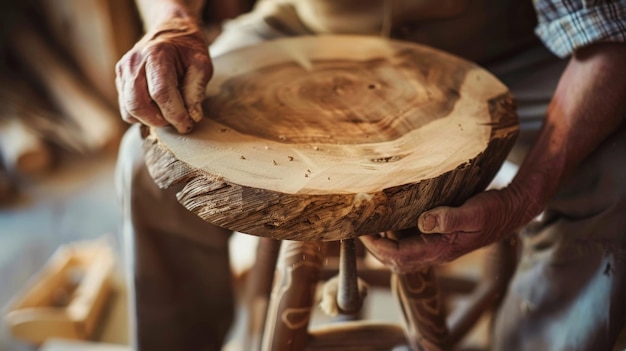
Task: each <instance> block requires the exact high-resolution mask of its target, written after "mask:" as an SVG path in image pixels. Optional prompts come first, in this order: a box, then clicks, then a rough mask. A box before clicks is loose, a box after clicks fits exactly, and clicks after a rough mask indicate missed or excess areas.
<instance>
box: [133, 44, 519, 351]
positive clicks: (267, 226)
mask: <svg viewBox="0 0 626 351" xmlns="http://www.w3.org/2000/svg"><path fill="white" fill-rule="evenodd" d="M214 66H215V72H216V74H215V76H214V77H213V79H212V81H211V82H210V84H209V85H208V87H207V95H208V98H207V100H206V103H205V106H204V107H205V116H206V118H205V120H204V121H203V122H202V123H201V124H200V125H198V128H197V130H196V131H195V132H194V133H192V134H190V135H184V136H181V135H178V134H176V133H175V132H174V131H172V130H170V129H168V128H161V129H153V130H149V131H146V138H145V144H144V145H145V152H146V160H147V165H148V169H149V170H150V173H151V175H152V176H153V178H154V179H155V181H156V183H157V184H158V185H159V186H160V187H162V188H167V187H169V186H171V185H172V184H175V183H179V182H185V183H186V185H185V187H184V188H183V190H181V191H180V192H179V193H178V199H179V201H180V202H181V204H183V205H184V206H185V207H186V208H187V209H189V210H190V211H193V212H194V213H196V214H197V215H198V216H200V217H201V218H203V219H204V220H206V221H208V222H211V223H213V224H216V225H219V226H222V227H225V228H228V229H232V230H235V231H239V232H242V233H247V234H252V235H258V236H261V237H264V238H271V239H263V240H262V241H261V245H260V249H259V262H258V264H257V265H256V268H258V269H259V272H254V273H253V274H252V277H253V278H252V279H253V280H254V279H260V280H261V281H260V282H256V283H254V284H255V286H257V287H258V291H257V296H262V295H263V294H265V293H266V292H267V289H269V284H268V283H267V282H268V281H269V280H270V279H271V278H267V277H268V276H271V275H272V274H273V269H272V267H273V266H274V265H275V264H276V270H275V276H274V287H273V292H272V295H271V301H270V302H269V307H268V309H267V318H266V320H265V327H264V330H265V332H264V333H263V334H264V335H263V342H262V345H263V346H262V348H263V349H264V350H280V351H283V350H304V349H325V350H329V349H338V348H339V349H346V348H348V347H353V348H356V349H359V350H364V349H390V348H391V347H393V346H394V345H397V344H398V343H406V342H407V341H408V343H409V344H410V345H411V347H412V348H413V349H415V350H418V349H426V350H442V349H447V348H449V347H451V346H452V345H453V344H454V343H455V342H456V341H458V339H460V336H459V334H460V333H459V332H458V331H456V329H454V328H451V329H450V330H449V329H448V327H447V324H446V320H445V315H446V314H445V311H444V309H443V308H442V301H441V296H440V294H439V292H438V286H437V284H436V279H435V275H434V270H433V267H428V268H425V269H423V270H422V271H419V272H415V273H411V274H402V275H394V276H393V284H392V287H393V288H394V290H395V293H396V296H397V297H398V299H399V301H400V304H401V307H402V311H403V313H404V315H405V317H406V318H405V319H406V321H405V322H406V323H405V324H406V325H405V328H404V332H403V329H402V328H401V327H399V326H392V325H372V324H362V323H361V324H356V325H355V324H348V325H343V326H337V327H332V328H330V329H326V330H324V331H322V332H315V333H314V332H310V331H309V319H310V315H311V306H312V305H313V299H314V295H315V288H316V286H317V284H318V282H319V280H320V275H321V272H322V267H323V264H324V259H325V248H326V244H325V242H327V241H342V243H343V244H342V246H343V249H342V252H343V256H344V258H343V259H342V265H343V267H342V268H341V269H340V274H339V276H340V278H339V292H338V296H337V301H338V305H339V306H340V309H343V310H347V311H348V312H353V311H355V310H358V308H359V307H360V301H359V299H358V292H357V290H356V289H357V283H356V275H355V274H354V271H355V267H354V264H355V262H354V257H353V256H354V255H353V249H352V248H351V244H353V242H352V240H353V238H355V237H357V236H360V235H365V234H372V233H383V232H385V233H389V235H393V236H394V237H399V236H403V235H420V233H419V232H418V231H417V229H411V228H415V226H416V223H417V218H418V216H419V214H420V213H421V212H423V211H425V210H427V209H430V208H433V207H436V206H439V205H449V206H456V205H459V204H461V203H463V201H465V200H466V199H467V198H469V197H470V196H472V195H473V194H475V193H477V192H479V191H482V190H483V189H484V188H485V187H486V186H487V184H488V183H489V181H490V180H491V179H492V178H493V176H494V175H495V173H496V172H497V170H498V169H499V167H500V165H501V163H502V162H503V160H504V159H505V157H506V155H507V154H508V152H509V151H510V149H511V147H512V145H513V143H514V141H515V137H516V135H517V130H518V127H517V116H516V114H515V106H514V100H513V98H512V96H511V94H510V93H509V92H508V90H507V88H506V87H505V86H504V85H503V84H501V83H500V82H499V81H498V80H497V79H496V78H495V77H493V76H492V75H491V74H489V73H488V72H486V71H485V70H483V69H481V68H480V67H478V66H476V65H474V64H472V63H470V62H467V61H464V60H462V59H459V58H457V57H454V56H451V55H448V54H446V53H443V52H440V51H437V50H434V49H431V48H428V47H424V46H420V45H416V44H411V43H405V42H398V41H390V40H385V39H381V38H375V37H360V36H318V37H299V38H292V39H282V40H276V41H271V42H266V43H263V44H260V45H257V46H253V47H248V48H244V49H240V50H236V51H233V52H230V53H228V54H225V55H223V56H220V57H217V58H215V59H214ZM275 239H278V240H286V241H284V242H283V243H282V245H281V248H280V254H278V252H279V250H278V247H279V243H280V241H278V240H275ZM342 272H343V273H342ZM264 277H265V278H264ZM496 285H497V284H495V285H494V284H492V285H490V286H491V287H493V286H496ZM486 290H488V292H489V293H490V294H492V293H493V289H492V288H488V289H486ZM487 295H488V294H487ZM483 300H485V299H483ZM487 300H488V299H487ZM262 305H263V303H261V304H260V305H259V306H261V307H256V309H257V310H259V311H262V312H261V314H265V313H264V309H265V307H263V306H262ZM484 305H485V304H484V303H483V304H482V305H481V306H479V307H480V308H484V307H485V306H484ZM257 315H258V313H257ZM470 322H471V321H470ZM463 323H465V324H468V321H467V320H465V321H464V322H463ZM355 342H361V343H362V344H361V345H360V346H359V345H356V344H355Z"/></svg>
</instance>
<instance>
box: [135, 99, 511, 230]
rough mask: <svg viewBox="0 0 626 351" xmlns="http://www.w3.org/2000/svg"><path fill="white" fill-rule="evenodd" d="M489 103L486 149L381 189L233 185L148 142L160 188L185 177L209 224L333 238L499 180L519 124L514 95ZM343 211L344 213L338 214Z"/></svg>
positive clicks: (396, 222)
mask: <svg viewBox="0 0 626 351" xmlns="http://www.w3.org/2000/svg"><path fill="white" fill-rule="evenodd" d="M488 104H489V112H490V114H491V120H492V122H491V123H490V125H491V127H492V131H491V135H490V141H489V143H488V146H487V148H486V150H485V151H484V152H483V153H480V154H478V155H477V156H476V157H475V158H473V159H471V160H469V161H468V162H466V163H465V164H463V165H460V166H459V167H457V168H456V169H454V170H452V171H449V172H446V173H443V174H441V175H439V176H438V177H436V178H431V179H425V180H422V181H421V182H419V183H411V184H405V185H400V186H395V187H390V188H387V189H384V190H382V191H379V192H375V193H369V194H363V193H361V194H323V195H298V194H285V193H279V192H275V191H270V190H265V189H255V188H250V187H246V186H241V185H238V184H233V183H230V182H228V181H225V180H224V179H222V178H221V177H217V176H215V175H212V174H209V173H206V172H203V171H200V170H196V169H194V168H193V167H191V166H190V165H188V164H187V163H185V162H182V161H180V160H178V159H176V157H175V156H174V154H173V153H172V152H171V151H170V150H169V149H168V148H167V147H166V146H164V145H163V144H161V143H160V142H159V141H158V140H157V138H156V137H155V136H154V133H150V134H148V135H147V136H146V137H145V140H144V151H145V156H146V164H147V166H148V170H149V172H150V174H151V175H152V177H153V179H154V180H155V182H156V184H157V185H158V186H159V187H160V188H162V189H165V188H169V187H170V186H172V185H174V184H177V183H180V182H186V184H185V186H184V188H183V189H182V190H181V191H180V192H179V193H178V194H177V198H178V200H179V201H180V203H181V204H182V205H183V206H185V207H186V208H187V209H188V210H190V211H192V212H194V213H195V214H197V215H198V216H199V217H200V218H202V219H204V220H206V221H207V222H210V223H213V224H215V225H218V226H220V227H224V228H228V229H231V230H235V231H239V232H242V233H247V234H252V235H257V236H263V237H271V238H275V239H280V240H304V241H312V240H324V241H327V240H341V239H346V238H351V237H356V236H360V235H365V234H372V233H377V232H381V231H386V230H400V229H405V228H409V227H414V226H415V225H416V223H417V222H416V221H417V217H418V216H419V215H420V213H422V212H423V211H425V210H427V209H430V208H433V207H436V206H441V205H447V206H458V205H460V204H462V203H463V202H464V201H465V200H466V199H467V198H469V197H470V196H472V195H474V194H476V193H478V192H480V191H482V190H484V189H485V188H486V187H487V185H488V184H489V182H490V181H491V180H492V179H493V177H494V176H495V174H496V173H497V171H498V170H499V168H500V166H501V164H502V163H503V162H504V160H505V159H506V157H507V155H508V153H509V152H510V150H511V148H512V147H513V145H514V143H515V140H516V137H517V134H518V131H519V130H518V118H517V114H516V112H515V100H514V98H513V96H512V95H511V94H510V93H508V92H507V93H504V94H502V95H499V96H497V97H494V98H493V99H490V100H489V101H488ZM470 180H475V181H470ZM338 213H339V214H341V213H345V214H344V215H343V216H341V217H338V216H337V214H338ZM259 223H262V225H259Z"/></svg>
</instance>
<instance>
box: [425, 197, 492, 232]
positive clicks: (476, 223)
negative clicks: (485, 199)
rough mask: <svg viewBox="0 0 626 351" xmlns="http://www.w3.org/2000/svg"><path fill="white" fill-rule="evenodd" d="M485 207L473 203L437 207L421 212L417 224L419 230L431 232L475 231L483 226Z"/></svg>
mask: <svg viewBox="0 0 626 351" xmlns="http://www.w3.org/2000/svg"><path fill="white" fill-rule="evenodd" d="M484 219H485V208H481V207H480V206H477V205H475V204H473V203H466V204H464V205H463V206H461V207H446V206H442V207H437V208H434V209H432V210H430V211H427V212H424V213H422V214H421V215H420V216H419V218H418V220H417V225H418V228H419V230H420V232H422V233H424V234H431V233H441V234H448V233H455V232H466V233H471V232H477V231H479V230H481V229H482V228H484V223H485V220H484Z"/></svg>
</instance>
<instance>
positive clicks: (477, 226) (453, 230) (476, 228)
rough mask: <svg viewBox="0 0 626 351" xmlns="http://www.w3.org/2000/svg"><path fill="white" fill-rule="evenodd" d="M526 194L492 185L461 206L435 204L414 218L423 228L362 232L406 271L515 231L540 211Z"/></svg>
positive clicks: (389, 262) (390, 263) (383, 257)
mask: <svg viewBox="0 0 626 351" xmlns="http://www.w3.org/2000/svg"><path fill="white" fill-rule="evenodd" d="M539 211H541V207H540V206H538V204H536V203H534V201H532V198H531V197H530V194H528V193H527V192H524V191H522V190H520V189H518V188H516V187H515V186H514V185H512V186H509V187H507V188H504V189H502V190H490V191H487V192H483V193H480V194H478V195H476V196H474V197H472V198H470V199H469V200H467V201H466V202H465V203H464V204H463V205H462V206H460V207H456V208H453V207H437V208H434V209H432V210H430V211H426V212H424V213H422V214H421V215H420V217H419V218H418V223H417V225H418V228H419V231H420V232H422V233H423V234H416V235H411V236H409V237H405V238H403V239H401V240H399V241H396V240H392V239H388V238H386V237H383V236H381V235H378V234H377V235H369V236H362V237H361V241H362V242H363V244H364V245H365V246H366V247H367V249H368V250H369V251H370V253H372V254H373V255H374V256H375V257H376V258H378V259H379V260H380V261H381V262H382V263H383V264H384V265H385V266H387V267H389V268H390V269H391V270H393V271H394V272H398V273H409V272H412V271H417V270H419V269H421V268H424V267H427V266H433V265H437V264H440V263H444V262H449V261H452V260H454V259H456V258H458V257H460V256H462V255H464V254H466V253H469V252H471V251H473V250H476V249H478V248H481V247H483V246H486V245H488V244H491V243H493V242H496V241H498V240H500V239H502V238H504V237H505V236H507V235H509V234H512V233H514V232H515V231H516V230H517V229H519V228H520V227H521V226H523V225H524V224H526V223H528V222H529V221H530V220H531V219H532V218H534V217H535V216H536V215H538V214H539Z"/></svg>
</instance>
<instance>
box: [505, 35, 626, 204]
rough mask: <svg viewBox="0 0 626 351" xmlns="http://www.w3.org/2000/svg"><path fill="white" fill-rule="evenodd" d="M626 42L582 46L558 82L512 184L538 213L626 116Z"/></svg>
mask: <svg viewBox="0 0 626 351" xmlns="http://www.w3.org/2000/svg"><path fill="white" fill-rule="evenodd" d="M625 62H626V45H624V44H618V43H611V44H609V43H606V44H596V45H593V46H590V47H587V48H584V49H581V50H579V51H578V52H577V53H576V54H575V55H574V56H573V57H572V58H571V60H570V63H569V64H568V66H567V68H566V70H565V72H564V73H563V75H562V77H561V80H560V82H559V84H558V86H557V89H556V91H555V94H554V97H553V99H552V102H551V104H550V107H549V109H548V114H547V116H546V121H545V123H544V126H543V128H542V130H541V133H540V135H539V137H538V140H537V142H536V143H535V145H534V147H533V148H532V149H531V151H530V152H529V154H528V156H527V157H526V159H525V161H524V163H523V164H522V166H521V167H520V171H519V172H518V175H517V176H516V177H515V179H514V180H513V182H512V183H511V188H512V189H513V190H517V191H520V192H523V193H524V194H526V197H530V198H527V199H526V200H528V201H529V203H528V204H529V206H528V211H529V212H531V213H530V214H531V215H532V214H534V215H536V214H538V212H540V211H541V210H542V208H543V206H544V205H545V204H546V203H547V201H548V200H549V199H550V198H551V197H552V196H553V195H554V194H555V193H556V192H557V190H558V187H559V185H560V184H561V183H562V182H563V181H565V180H566V179H567V177H568V176H569V175H570V174H571V173H572V172H573V171H574V170H575V169H576V167H577V166H578V165H579V164H580V163H581V161H582V160H583V159H584V158H585V157H587V156H588V155H589V154H590V153H591V152H592V151H593V150H594V149H595V148H596V147H597V146H598V145H599V144H600V143H601V142H602V141H603V140H604V139H606V137H607V136H609V135H610V134H611V133H612V132H613V131H614V130H615V129H616V128H617V127H618V126H619V125H620V123H622V122H623V120H624V116H626V68H625V67H624V63H625Z"/></svg>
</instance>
